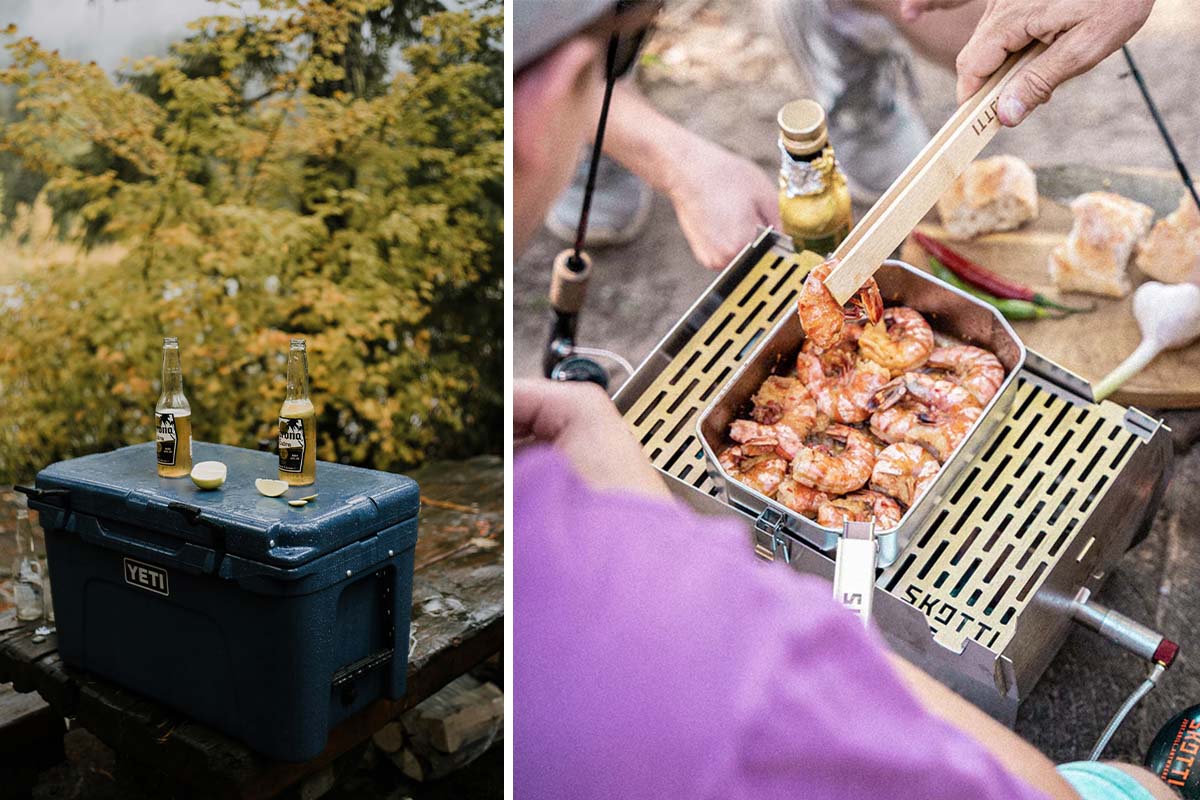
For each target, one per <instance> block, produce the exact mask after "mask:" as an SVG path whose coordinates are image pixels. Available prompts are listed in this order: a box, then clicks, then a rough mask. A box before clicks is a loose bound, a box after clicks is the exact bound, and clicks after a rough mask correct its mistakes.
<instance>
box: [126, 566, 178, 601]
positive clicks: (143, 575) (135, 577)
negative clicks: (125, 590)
mask: <svg viewBox="0 0 1200 800" xmlns="http://www.w3.org/2000/svg"><path fill="white" fill-rule="evenodd" d="M125 582H126V583H128V584H129V585H130V586H136V587H138V588H139V589H145V590H146V591H149V592H154V593H155V594H161V595H163V596H164V597H166V596H168V595H170V594H171V591H170V589H169V588H168V587H167V571H166V570H165V569H163V568H162V567H156V566H154V565H153V564H143V563H142V562H141V561H134V560H133V559H132V558H126V559H125Z"/></svg>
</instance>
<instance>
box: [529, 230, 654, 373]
mask: <svg viewBox="0 0 1200 800" xmlns="http://www.w3.org/2000/svg"><path fill="white" fill-rule="evenodd" d="M591 273H592V259H591V257H590V256H588V254H587V253H583V252H579V253H578V254H577V253H576V251H575V250H574V249H572V248H568V249H566V250H563V251H562V252H561V253H559V254H558V255H557V256H555V257H554V267H553V272H552V273H551V278H550V305H551V307H552V308H553V309H554V319H553V321H552V323H551V326H550V339H549V341H547V343H546V350H545V352H543V354H542V374H544V375H545V376H546V377H547V378H549V379H551V380H556V381H590V382H592V383H595V384H597V385H599V386H601V387H602V388H603V389H604V390H605V391H608V390H609V386H610V384H611V382H612V371H611V370H610V369H609V368H606V367H605V366H604V365H603V364H601V361H600V360H601V359H602V360H604V361H609V362H612V363H613V364H614V365H616V366H617V367H619V368H621V369H622V370H624V371H625V374H626V376H629V375H632V374H633V365H632V364H630V363H629V362H628V361H626V360H625V359H624V358H622V357H621V356H619V355H618V354H616V353H614V352H612V351H610V350H604V349H602V348H598V347H583V346H581V345H579V344H577V343H576V342H575V333H576V329H577V328H578V325H579V312H580V310H581V309H582V308H583V300H584V296H585V294H586V293H587V282H588V278H589V277H590V276H591Z"/></svg>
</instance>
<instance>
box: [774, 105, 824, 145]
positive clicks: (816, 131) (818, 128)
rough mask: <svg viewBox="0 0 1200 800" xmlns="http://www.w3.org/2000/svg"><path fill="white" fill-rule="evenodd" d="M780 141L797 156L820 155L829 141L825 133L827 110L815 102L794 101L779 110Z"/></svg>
mask: <svg viewBox="0 0 1200 800" xmlns="http://www.w3.org/2000/svg"><path fill="white" fill-rule="evenodd" d="M775 119H776V121H777V122H778V123H779V140H780V141H781V142H783V146H784V148H785V149H786V150H787V151H788V152H789V153H791V154H792V155H795V156H807V155H812V154H813V153H819V152H820V151H821V150H823V149H824V148H825V145H826V144H827V143H828V141H829V137H828V135H827V134H826V133H825V109H823V108H821V106H820V104H819V103H817V102H816V101H815V100H808V99H804V100H793V101H792V102H790V103H788V104H787V105H785V106H784V107H783V108H781V109H779V115H778V116H777V117H776V118H775Z"/></svg>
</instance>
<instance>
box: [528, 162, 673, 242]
mask: <svg viewBox="0 0 1200 800" xmlns="http://www.w3.org/2000/svg"><path fill="white" fill-rule="evenodd" d="M590 156H591V150H590V149H588V150H587V155H585V156H584V158H582V159H581V160H580V162H579V166H578V168H577V169H576V170H575V179H574V180H573V181H572V182H571V185H570V186H569V187H567V190H566V191H565V192H563V193H562V196H561V197H559V198H558V200H557V201H556V202H555V203H554V207H553V208H551V209H550V213H549V214H548V215H547V216H546V228H547V229H548V230H549V231H550V232H551V233H552V234H554V235H555V236H557V237H558V238H559V239H562V240H563V241H565V242H574V241H575V231H576V229H577V228H578V227H579V210H580V208H581V207H582V206H583V189H584V187H585V186H586V185H587V176H588V165H589V164H590V163H591V162H590V160H589V158H590ZM653 199H654V193H653V192H652V191H651V189H650V187H649V186H647V185H646V183H645V181H643V180H642V179H641V178H639V177H638V176H636V175H634V174H633V173H632V172H630V171H629V170H627V169H625V168H624V167H622V166H621V165H620V164H618V163H617V162H616V161H613V160H612V159H611V158H609V157H608V156H605V155H602V156H600V166H599V167H598V168H597V170H596V188H595V191H594V192H593V193H592V208H591V211H590V212H589V213H588V228H587V246H588V247H589V248H590V247H603V246H605V245H614V244H624V243H626V242H629V241H632V240H633V239H634V238H636V237H637V235H638V234H639V233H641V232H642V229H643V228H645V227H646V221H647V220H648V219H649V218H650V204H651V202H652V201H653Z"/></svg>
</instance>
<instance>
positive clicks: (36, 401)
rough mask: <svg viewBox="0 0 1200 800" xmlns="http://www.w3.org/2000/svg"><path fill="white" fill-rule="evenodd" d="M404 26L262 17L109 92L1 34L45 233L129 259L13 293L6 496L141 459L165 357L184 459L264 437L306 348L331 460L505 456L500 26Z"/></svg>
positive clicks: (360, 3)
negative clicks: (171, 353)
mask: <svg viewBox="0 0 1200 800" xmlns="http://www.w3.org/2000/svg"><path fill="white" fill-rule="evenodd" d="M403 5H405V4H402V3H399V2H394V1H393V0H260V2H259V3H258V4H257V8H258V10H257V11H256V12H255V13H253V14H245V15H244V14H243V13H242V12H241V11H240V10H238V11H236V13H235V12H234V11H230V12H227V13H216V14H214V15H212V16H209V17H206V18H203V19H201V20H198V21H196V22H195V23H194V24H193V32H192V35H190V36H189V37H188V38H186V39H185V40H183V41H181V42H178V43H176V44H175V45H173V46H172V48H171V50H170V52H169V54H168V55H167V56H165V57H154V58H146V59H143V60H141V61H139V62H137V63H135V64H133V65H131V66H130V67H129V68H128V69H127V71H126V72H125V73H124V74H123V75H122V76H121V77H120V79H118V80H115V81H114V80H112V79H111V78H110V77H109V76H108V75H106V74H105V73H104V72H103V71H102V70H100V69H99V68H98V67H96V66H95V65H90V64H83V63H79V62H76V61H72V60H70V59H67V58H65V57H63V56H61V55H60V54H58V53H55V52H49V51H47V50H45V49H44V48H42V47H41V46H40V45H39V44H38V43H37V42H35V41H33V40H32V39H29V38H19V32H16V31H11V30H10V31H9V37H10V42H9V44H8V50H9V53H10V56H11V61H12V63H11V66H10V67H8V68H7V69H5V70H3V71H0V82H3V83H5V84H8V85H11V86H13V87H15V88H16V90H17V94H18V103H17V110H18V112H19V118H18V119H17V120H16V121H13V122H11V123H9V124H8V125H6V126H5V128H4V129H3V131H2V132H0V148H3V150H4V151H6V152H8V153H11V154H13V156H15V157H16V158H18V159H19V160H20V162H21V164H22V165H23V166H24V168H26V169H28V170H31V171H32V172H33V173H36V174H37V175H41V176H44V177H45V178H46V180H47V183H46V185H45V188H44V190H43V191H44V193H45V196H46V198H47V200H48V201H49V203H50V205H51V207H53V208H54V209H55V221H56V224H57V229H58V231H59V233H60V235H62V236H64V237H66V238H67V239H69V240H70V241H72V242H75V243H77V244H78V245H79V247H80V248H82V249H86V248H87V247H90V246H93V245H95V244H96V243H98V242H105V243H107V246H109V247H111V246H112V245H113V244H114V243H115V244H119V245H121V246H122V247H124V248H125V250H124V256H123V257H122V258H120V259H117V260H115V261H114V260H111V259H109V260H106V262H105V263H103V264H94V263H90V262H89V260H88V259H87V258H86V257H81V258H79V259H74V260H69V261H65V262H62V263H53V264H47V265H45V267H44V268H43V269H39V270H37V271H36V272H31V273H26V274H23V275H22V276H20V278H19V280H18V281H17V283H16V287H17V289H18V293H17V294H16V296H15V297H14V298H10V301H9V303H8V313H6V314H5V315H4V316H3V317H2V318H0V409H2V410H0V481H5V480H14V479H17V478H27V477H28V476H29V475H30V473H31V472H33V471H34V470H36V469H37V468H39V467H41V466H43V465H44V464H46V463H48V462H50V461H52V460H55V459H59V458H63V457H67V456H72V455H78V454H81V453H84V452H90V451H96V450H102V449H107V448H111V447H116V446H119V445H123V444H129V443H135V442H140V441H147V440H149V439H151V438H153V436H152V425H151V417H152V414H151V411H152V409H153V405H154V400H155V398H156V396H157V392H158V359H159V347H160V343H161V337H162V336H163V335H175V336H178V337H179V340H180V345H181V349H182V353H183V359H184V368H185V380H186V381H187V385H186V388H187V390H188V395H189V398H190V399H191V402H192V407H193V410H194V411H193V414H194V417H193V418H194V426H195V432H196V435H197V437H198V438H200V439H206V440H210V441H221V442H226V443H230V444H238V445H242V446H254V445H255V444H256V443H257V442H259V441H260V440H269V439H270V438H271V435H272V430H273V423H274V418H275V414H276V412H277V410H278V405H279V403H280V401H281V398H282V396H283V384H284V375H283V365H284V357H285V351H286V349H287V342H288V339H289V338H290V337H292V336H304V337H307V338H308V340H309V352H310V370H311V379H312V389H313V396H314V401H315V402H316V404H317V408H318V414H319V420H318V424H319V428H320V430H321V431H322V432H323V435H322V437H321V441H320V447H319V454H320V456H321V457H322V458H325V459H329V460H337V461H343V462H350V463H356V464H363V465H368V466H374V467H377V468H381V469H399V468H404V467H407V466H410V465H412V464H415V463H417V462H419V461H421V460H423V459H426V458H429V457H432V456H457V455H464V454H469V453H473V452H479V451H481V450H498V449H499V436H500V427H501V417H500V414H501V411H502V402H501V358H502V352H501V342H502V335H501V324H502V316H501V297H502V285H501V280H502V230H501V224H502V186H503V183H502V182H503V155H502V153H503V146H502V140H503V110H502V107H503V90H502V86H503V84H502V78H501V74H502V73H501V54H500V37H501V26H502V20H501V15H500V13H499V5H498V3H495V2H487V3H483V4H482V5H480V6H478V7H471V8H468V9H467V10H464V11H456V12H445V11H439V12H435V13H430V14H427V15H425V16H423V17H421V18H420V19H411V18H409V17H403V18H401V17H393V16H392V15H393V14H395V13H396V11H395V10H396V9H398V8H400V7H401V6H403ZM434 5H435V4H433V3H427V4H426V8H427V9H428V8H432V7H433V6H434ZM406 7H410V8H411V6H406ZM215 10H217V11H218V12H220V11H223V10H225V9H224V8H223V7H222V6H220V5H218V7H217V8H216V9H215ZM404 20H407V22H405V21H404ZM406 26H407V27H406ZM383 31H387V33H386V35H384V33H381V32H383ZM401 41H404V42H407V44H406V45H405V46H404V47H403V49H401V50H400V51H399V57H398V58H396V57H395V53H394V48H395V46H396V45H397V43H400V42H401ZM2 280H3V279H2V278H0V281H2Z"/></svg>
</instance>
